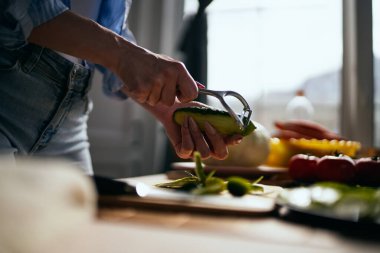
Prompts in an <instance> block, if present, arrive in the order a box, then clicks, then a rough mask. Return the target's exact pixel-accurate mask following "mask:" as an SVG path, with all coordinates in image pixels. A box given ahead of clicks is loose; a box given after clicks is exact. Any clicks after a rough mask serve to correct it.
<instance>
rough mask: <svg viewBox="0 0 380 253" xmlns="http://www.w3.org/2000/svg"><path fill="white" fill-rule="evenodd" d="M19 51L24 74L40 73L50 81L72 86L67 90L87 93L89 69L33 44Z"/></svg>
mask: <svg viewBox="0 0 380 253" xmlns="http://www.w3.org/2000/svg"><path fill="white" fill-rule="evenodd" d="M20 50H21V54H20V62H21V63H22V68H23V71H24V72H26V73H28V72H30V71H32V70H33V71H36V72H38V71H41V72H43V74H44V76H45V77H46V76H48V78H49V79H51V81H54V82H56V83H59V84H68V85H73V87H67V88H69V89H72V90H74V91H78V92H86V93H87V91H88V89H89V85H88V79H89V77H90V75H91V70H90V69H89V68H87V67H85V66H83V65H80V64H76V63H73V62H71V61H69V60H67V59H66V58H64V57H62V56H61V55H59V54H58V53H56V52H55V51H53V50H50V49H48V48H44V47H40V46H37V45H34V44H29V45H27V46H25V47H23V48H22V49H20Z"/></svg>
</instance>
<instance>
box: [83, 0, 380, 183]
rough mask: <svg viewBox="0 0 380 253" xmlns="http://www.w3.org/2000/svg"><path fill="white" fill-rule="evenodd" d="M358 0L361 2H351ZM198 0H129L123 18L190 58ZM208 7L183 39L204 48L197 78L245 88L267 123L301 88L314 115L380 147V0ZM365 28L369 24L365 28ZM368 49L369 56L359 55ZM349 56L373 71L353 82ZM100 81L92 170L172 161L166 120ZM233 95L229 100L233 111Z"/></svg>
mask: <svg viewBox="0 0 380 253" xmlns="http://www.w3.org/2000/svg"><path fill="white" fill-rule="evenodd" d="M344 2H345V3H344ZM348 2H351V3H349V4H348ZM360 2H362V4H363V3H364V2H365V4H364V5H363V6H356V5H355V4H358V3H359V4H360ZM198 7H199V3H198V0H139V1H134V2H133V5H132V9H131V12H130V16H129V18H128V22H129V26H130V29H131V30H132V32H133V33H134V35H135V37H136V41H137V44H139V45H141V46H143V47H146V48H148V49H150V50H152V51H154V52H158V53H162V54H166V55H169V56H171V57H173V58H176V59H180V60H183V61H185V62H186V60H187V59H188V58H186V57H189V55H186V52H184V51H183V50H180V49H181V46H182V49H183V38H184V34H185V32H186V31H189V30H188V29H189V24H191V20H193V19H194V15H195V14H196V13H197V10H198ZM358 10H360V11H358ZM371 12H372V13H373V15H371ZM205 16H206V17H207V24H206V23H205V22H203V24H202V25H203V28H207V40H205V39H204V37H202V34H199V33H198V34H197V33H194V34H195V35H194V34H192V36H193V38H192V40H190V42H189V43H193V44H194V43H195V44H196V43H198V42H199V41H202V43H203V47H204V48H206V49H207V51H204V48H203V51H202V53H203V55H202V54H201V55H200V56H199V57H200V60H201V64H202V65H204V66H202V68H201V70H202V71H203V72H204V70H207V72H206V73H203V72H202V71H201V72H202V73H201V74H199V73H198V72H197V73H195V72H194V73H193V74H194V76H195V78H196V79H197V80H198V81H201V82H203V83H205V84H207V86H208V88H210V89H215V90H234V91H236V92H238V93H240V94H242V95H243V96H244V97H245V98H246V99H247V100H248V102H249V104H250V105H251V107H252V108H253V120H255V121H258V122H260V123H261V124H263V125H264V126H265V127H266V128H267V129H268V130H269V131H273V121H274V120H287V119H289V118H290V117H291V115H290V114H289V111H288V110H287V106H288V105H289V102H290V101H291V100H292V99H293V98H294V97H295V96H296V94H297V93H298V94H300V91H302V92H301V93H302V94H303V95H304V97H306V98H307V99H308V100H309V102H310V103H311V105H312V107H313V110H312V111H311V112H310V113H309V115H308V117H310V119H312V120H314V121H316V122H319V123H320V124H322V125H324V126H326V127H327V128H329V129H330V130H333V131H335V132H337V133H340V134H342V135H344V136H346V137H348V138H350V139H352V140H358V141H361V142H363V143H364V144H365V145H371V146H376V147H380V75H379V74H380V60H379V57H380V30H379V29H380V0H372V1H368V0H365V1H359V0H357V1H354V0H352V1H351V0H307V1H302V0H282V1H276V0H235V1H230V0H214V1H212V2H211V3H210V5H209V6H208V7H207V9H206V11H205ZM368 17H372V22H371V23H369V22H370V21H371V19H370V18H368ZM368 20H370V21H368ZM363 27H364V28H367V27H368V28H371V29H370V32H367V34H366V35H363V34H362V33H361V32H360V31H361V30H360V28H363ZM364 30H365V29H364ZM358 31H359V32H358ZM203 35H204V34H203ZM197 36H199V39H197V38H198V37H197ZM355 36H356V38H358V39H357V41H358V42H357V43H356V44H355V43H354V42H355ZM365 36H367V37H365ZM352 38H354V39H352ZM361 38H365V39H366V40H364V39H363V40H364V42H365V43H364V44H363V42H361ZM368 38H370V39H368ZM352 41H353V42H352ZM366 42H368V43H366ZM352 43H354V45H352ZM368 45H370V46H371V48H370V49H369V48H368ZM206 46H207V47H206ZM352 48H354V49H352ZM367 51H368V52H371V56H373V57H370V58H368V57H367V59H362V58H360V57H356V58H355V56H357V55H358V52H359V53H360V52H367ZM352 58H353V59H354V60H352ZM189 64H190V63H189ZM355 64H356V65H358V64H359V65H358V66H362V68H363V70H362V72H363V73H367V72H365V71H367V70H370V73H372V75H373V78H372V77H371V78H369V80H364V81H363V79H360V75H361V73H362V72H360V71H361V70H360V69H359V71H358V72H360V73H359V74H358V76H359V78H356V79H357V82H356V83H354V84H352V83H351V84H350V81H347V80H351V79H355V78H351V79H350V74H352V71H351V67H350V66H356V65H355ZM189 67H190V66H189ZM191 70H192V69H191ZM354 77H355V76H354ZM100 80H101V74H100V73H96V74H95V75H94V77H93V89H92V91H91V97H92V99H93V101H94V110H93V112H92V114H91V117H90V122H89V134H90V142H91V152H92V157H93V164H94V170H95V173H97V174H102V175H107V176H110V177H131V176H138V175H147V174H154V173H159V172H163V171H165V170H167V169H169V166H170V163H171V162H173V161H176V160H178V159H177V158H176V157H175V155H174V154H173V151H172V149H171V147H170V145H169V144H168V141H167V138H166V136H165V132H164V129H163V128H162V126H161V125H160V124H158V123H157V122H156V121H155V119H154V118H153V117H151V116H150V115H149V114H147V113H146V112H145V111H144V110H143V109H142V108H140V107H139V106H137V105H135V104H134V103H133V102H132V101H128V100H127V101H116V100H112V99H110V98H108V97H106V96H105V95H103V94H102V91H101V85H100ZM361 81H363V83H362V82H361ZM360 87H363V89H361V88H360ZM368 87H369V88H368ZM353 94H354V95H353ZM366 98H368V99H367V100H368V101H369V102H368V101H366ZM356 99H357V100H356ZM372 100H373V102H372ZM362 101H365V102H366V103H367V102H368V103H369V105H370V106H368V104H366V103H364V104H363V103H362ZM207 102H208V103H209V104H212V105H215V106H219V105H218V102H217V101H213V100H212V99H211V100H208V101H207ZM235 102H236V101H232V100H231V101H230V103H231V104H233V105H234V108H235V109H236V110H237V111H239V110H240V109H241V108H239V106H240V105H239V104H238V103H235ZM351 106H352V109H351ZM348 125H349V127H347V126H348ZM368 129H369V130H368ZM361 132H362V133H361Z"/></svg>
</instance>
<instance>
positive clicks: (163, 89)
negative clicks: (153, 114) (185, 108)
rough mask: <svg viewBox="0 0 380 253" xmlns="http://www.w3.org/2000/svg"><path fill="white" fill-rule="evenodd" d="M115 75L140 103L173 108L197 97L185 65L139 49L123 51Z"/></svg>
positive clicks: (126, 90)
mask: <svg viewBox="0 0 380 253" xmlns="http://www.w3.org/2000/svg"><path fill="white" fill-rule="evenodd" d="M119 58H120V59H119V60H118V61H117V62H118V64H117V67H116V68H115V73H116V74H117V75H118V76H119V77H120V78H121V80H122V81H123V83H124V86H123V88H122V91H123V92H124V93H126V94H127V95H128V96H129V97H131V98H133V99H134V100H136V101H137V102H139V103H140V104H148V105H150V106H155V105H157V104H162V105H166V106H171V105H173V104H174V101H175V99H176V98H178V101H180V102H182V103H186V102H190V101H192V100H194V99H195V98H196V97H197V96H198V88H197V85H196V83H195V81H194V79H193V78H192V77H191V76H190V74H189V72H188V71H187V69H186V67H185V66H184V65H183V63H181V62H179V61H176V60H174V59H172V58H170V57H168V56H165V55H159V54H155V53H152V52H150V51H149V50H146V49H144V48H141V47H139V46H136V45H133V44H130V45H126V49H125V50H121V54H120V57H119Z"/></svg>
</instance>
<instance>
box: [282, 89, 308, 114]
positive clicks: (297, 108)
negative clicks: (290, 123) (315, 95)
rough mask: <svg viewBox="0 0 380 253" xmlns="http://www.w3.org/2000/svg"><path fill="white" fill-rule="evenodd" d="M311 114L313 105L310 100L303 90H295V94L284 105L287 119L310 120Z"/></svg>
mask: <svg viewBox="0 0 380 253" xmlns="http://www.w3.org/2000/svg"><path fill="white" fill-rule="evenodd" d="M313 115H314V107H313V105H312V104H311V102H310V100H309V99H308V98H307V97H305V94H304V91H303V90H297V92H296V95H295V96H294V97H293V98H292V99H291V100H290V101H289V103H288V104H287V106H286V116H287V119H304V120H312V119H313Z"/></svg>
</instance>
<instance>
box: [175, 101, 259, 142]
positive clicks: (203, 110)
mask: <svg viewBox="0 0 380 253" xmlns="http://www.w3.org/2000/svg"><path fill="white" fill-rule="evenodd" d="M186 117H191V118H193V119H194V120H195V122H197V124H198V126H199V128H200V129H201V130H202V131H205V122H208V123H209V124H211V125H212V126H213V127H214V128H215V129H216V130H217V131H218V132H219V133H220V134H222V135H227V136H228V135H234V134H240V135H242V136H246V135H249V134H250V133H252V132H253V130H255V129H256V126H255V125H254V124H253V122H252V121H249V123H248V125H247V127H245V128H244V129H240V128H239V125H238V124H237V123H236V121H235V119H234V118H233V117H231V115H229V114H228V112H226V111H222V110H219V109H216V108H210V107H183V108H179V109H177V110H176V111H175V112H174V114H173V120H174V122H176V123H177V124H179V125H182V123H183V121H184V120H185V118H186Z"/></svg>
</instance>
